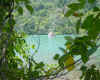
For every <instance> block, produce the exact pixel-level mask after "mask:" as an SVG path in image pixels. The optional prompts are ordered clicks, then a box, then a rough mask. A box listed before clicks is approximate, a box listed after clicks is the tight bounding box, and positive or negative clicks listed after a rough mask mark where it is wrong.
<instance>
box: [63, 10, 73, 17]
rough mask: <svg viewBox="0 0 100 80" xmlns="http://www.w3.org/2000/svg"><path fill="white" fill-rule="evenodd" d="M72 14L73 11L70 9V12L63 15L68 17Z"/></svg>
mask: <svg viewBox="0 0 100 80" xmlns="http://www.w3.org/2000/svg"><path fill="white" fill-rule="evenodd" d="M73 13H74V10H72V9H70V10H68V11H67V12H66V13H65V15H64V16H65V17H69V16H71V15H72V14H73Z"/></svg>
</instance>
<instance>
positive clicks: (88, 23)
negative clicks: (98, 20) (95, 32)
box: [82, 15, 94, 30]
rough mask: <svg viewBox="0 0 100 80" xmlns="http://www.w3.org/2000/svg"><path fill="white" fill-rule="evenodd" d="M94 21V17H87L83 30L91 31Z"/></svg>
mask: <svg viewBox="0 0 100 80" xmlns="http://www.w3.org/2000/svg"><path fill="white" fill-rule="evenodd" d="M93 21H94V18H93V15H89V16H87V17H86V19H85V20H84V22H83V24H82V28H85V29H86V30H90V29H91V28H92V25H93Z"/></svg>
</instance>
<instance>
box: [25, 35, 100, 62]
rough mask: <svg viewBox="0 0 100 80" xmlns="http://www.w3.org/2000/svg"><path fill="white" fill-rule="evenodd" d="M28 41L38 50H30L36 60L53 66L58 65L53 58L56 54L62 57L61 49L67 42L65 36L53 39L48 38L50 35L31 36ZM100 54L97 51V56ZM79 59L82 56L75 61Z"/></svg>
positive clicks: (99, 51)
mask: <svg viewBox="0 0 100 80" xmlns="http://www.w3.org/2000/svg"><path fill="white" fill-rule="evenodd" d="M71 36H72V35H71ZM26 40H27V43H28V44H29V45H33V44H35V46H36V49H38V52H37V53H34V50H33V49H31V50H30V51H31V53H32V55H34V59H35V60H37V61H43V62H45V63H51V64H53V63H56V61H54V60H53V56H54V55H55V54H56V53H58V54H60V55H62V54H63V53H62V51H61V50H60V49H59V47H63V48H64V47H65V46H64V44H65V42H66V40H65V39H64V35H57V36H55V37H53V38H48V35H31V36H29V37H28V38H27V39H26ZM99 53H100V48H99V49H98V50H97V51H96V54H95V55H99ZM79 58H80V56H77V57H76V58H75V60H77V59H79ZM99 58H100V57H99Z"/></svg>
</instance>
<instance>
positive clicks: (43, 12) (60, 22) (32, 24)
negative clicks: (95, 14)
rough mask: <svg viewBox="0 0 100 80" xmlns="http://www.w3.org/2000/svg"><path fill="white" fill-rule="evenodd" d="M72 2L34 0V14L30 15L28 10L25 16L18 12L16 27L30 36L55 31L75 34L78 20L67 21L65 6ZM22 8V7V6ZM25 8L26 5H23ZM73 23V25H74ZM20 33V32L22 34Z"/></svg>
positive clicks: (66, 0)
mask: <svg viewBox="0 0 100 80" xmlns="http://www.w3.org/2000/svg"><path fill="white" fill-rule="evenodd" d="M69 2H71V1H70V0H69V1H68V0H33V1H32V3H31V5H32V7H33V8H34V13H33V14H32V15H30V13H29V12H27V10H26V9H24V10H22V9H19V10H21V12H23V11H24V14H23V15H21V16H20V15H19V14H18V13H17V12H16V13H15V15H16V20H17V24H16V25H15V26H16V28H17V30H18V31H19V29H20V31H21V32H23V31H24V32H25V33H28V34H31V35H32V34H48V32H49V31H54V32H55V33H56V34H66V33H75V29H74V27H73V25H74V23H75V22H76V19H72V20H69V19H66V18H65V17H64V13H65V12H66V8H67V7H65V5H66V4H69ZM21 6H22V5H21ZM23 6H24V5H23ZM72 21H73V23H72ZM20 31H19V32H20Z"/></svg>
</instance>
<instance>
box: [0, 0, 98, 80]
mask: <svg viewBox="0 0 100 80" xmlns="http://www.w3.org/2000/svg"><path fill="white" fill-rule="evenodd" d="M59 1H60V0H59ZM30 2H31V0H0V80H12V79H15V80H21V79H22V80H23V79H24V80H29V79H33V80H36V79H38V78H39V79H44V78H50V77H51V76H54V77H55V76H56V75H57V74H58V73H59V72H60V71H62V70H64V69H66V68H67V70H68V71H71V70H73V69H74V67H75V65H74V64H75V63H76V61H74V56H79V55H80V56H81V58H80V60H82V62H83V63H84V64H85V63H87V62H88V60H89V58H90V56H91V55H92V54H93V53H94V52H95V51H96V50H97V49H98V47H99V46H98V45H97V42H98V41H99V34H100V27H99V26H100V9H99V7H98V6H94V7H93V8H91V9H89V10H84V8H86V7H85V6H86V2H85V0H78V3H71V4H69V5H68V6H67V7H68V8H69V10H68V11H67V12H66V14H65V17H67V18H68V17H72V16H73V17H74V18H75V19H76V18H78V20H77V23H76V25H75V28H76V32H77V35H78V36H75V38H72V37H65V39H66V44H65V49H64V48H60V49H61V50H62V51H63V53H64V54H63V55H62V56H60V55H58V54H56V55H55V56H54V59H55V60H58V64H59V65H57V67H53V68H50V69H46V65H45V64H44V63H43V62H36V61H35V60H34V58H33V56H32V55H30V51H29V49H30V48H33V49H35V45H34V44H33V45H32V46H31V47H30V46H28V45H27V43H26V41H25V39H24V38H25V34H24V33H21V34H19V33H17V32H16V30H15V28H14V26H15V24H16V20H15V13H14V10H16V11H17V12H18V14H20V15H23V14H24V8H25V9H27V10H28V11H29V12H30V14H33V12H34V14H35V12H36V14H35V15H37V16H38V14H37V13H38V11H39V12H41V14H42V15H41V16H44V15H43V14H44V13H46V12H45V11H41V9H40V8H43V7H44V6H43V5H41V6H38V7H39V8H35V9H36V10H34V9H33V7H32V6H31V4H30ZM64 2H66V1H65V0H64ZM62 3H63V1H62ZM88 3H89V4H90V5H94V3H95V0H88ZM49 5H51V4H49ZM64 5H65V4H64ZM23 6H25V7H24V8H23ZM62 6H63V5H60V7H62ZM49 7H50V6H49ZM49 7H48V8H49ZM80 10H83V12H81V11H80ZM89 12H91V13H89ZM48 13H49V12H48ZM88 13H89V14H88ZM45 15H47V14H45ZM37 16H36V18H37ZM57 17H58V15H57ZM44 18H45V20H47V21H48V19H47V17H44ZM42 19H43V18H42ZM65 19H66V18H65ZM39 20H40V18H39ZM41 21H43V20H41ZM51 21H52V19H51ZM48 23H49V22H48ZM50 23H51V22H50ZM42 25H45V23H44V22H43V23H42ZM61 25H62V24H61ZM37 26H41V23H40V22H39V24H37ZM64 26H65V25H64ZM38 28H39V27H38ZM38 28H37V29H38ZM80 29H84V30H85V34H83V35H80ZM65 30H66V29H65ZM62 32H63V30H62ZM91 34H92V35H91ZM81 70H83V68H81ZM90 73H91V74H90ZM94 74H97V75H94ZM99 77H100V72H99V71H98V70H95V67H94V66H92V67H91V68H90V69H89V68H85V69H84V70H83V77H82V78H84V80H90V78H91V80H98V79H99ZM87 78H88V79H87ZM94 78H95V79H94Z"/></svg>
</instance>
